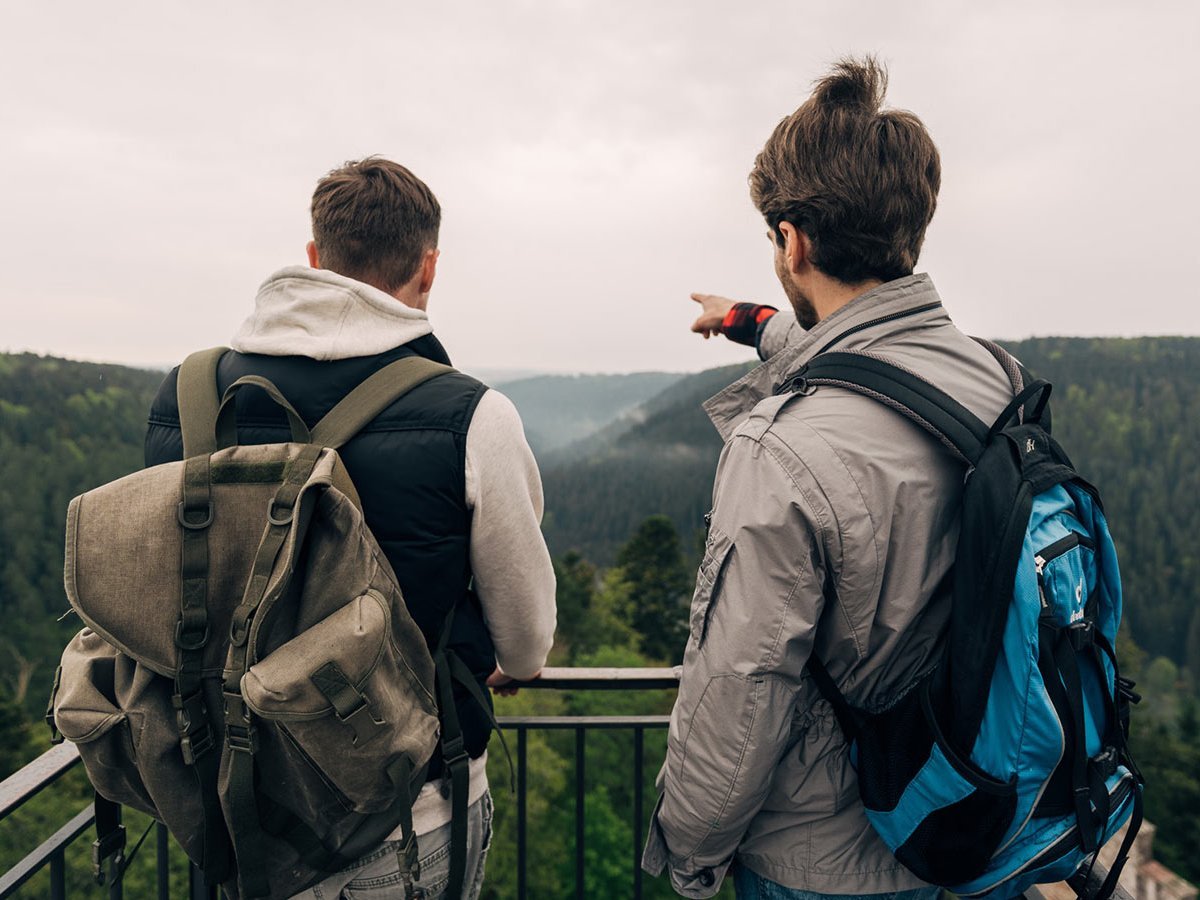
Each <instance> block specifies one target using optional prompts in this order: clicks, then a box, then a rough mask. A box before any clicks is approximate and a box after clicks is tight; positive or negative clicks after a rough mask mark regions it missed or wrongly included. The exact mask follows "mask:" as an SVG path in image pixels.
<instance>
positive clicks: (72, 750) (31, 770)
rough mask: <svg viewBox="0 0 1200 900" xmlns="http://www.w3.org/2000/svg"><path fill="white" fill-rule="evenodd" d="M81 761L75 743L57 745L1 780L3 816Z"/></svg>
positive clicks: (0, 814) (1, 815) (1, 813)
mask: <svg viewBox="0 0 1200 900" xmlns="http://www.w3.org/2000/svg"><path fill="white" fill-rule="evenodd" d="M78 763H79V750H78V748H77V747H76V746H75V745H74V744H72V743H62V744H57V745H55V746H53V747H51V748H50V749H49V750H47V751H46V752H45V753H43V754H42V755H41V756H39V757H37V758H36V759H32V760H30V761H29V762H27V763H26V764H25V765H24V766H22V767H21V768H20V769H18V770H17V771H15V772H13V773H12V774H11V775H9V776H8V777H7V778H5V779H4V781H2V782H0V819H6V818H8V815H9V813H11V812H12V811H13V810H15V809H16V808H17V807H19V806H22V805H24V804H25V802H26V801H28V800H30V799H32V798H33V797H35V796H37V795H38V794H39V793H40V792H41V791H42V790H43V789H44V788H47V787H49V786H50V785H52V784H53V783H54V782H56V781H57V780H58V779H59V778H61V777H62V776H63V775H64V774H66V773H67V772H68V771H69V770H70V769H72V768H73V767H74V766H76V765H77V764H78Z"/></svg>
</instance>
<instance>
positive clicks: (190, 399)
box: [175, 347, 229, 459]
mask: <svg viewBox="0 0 1200 900" xmlns="http://www.w3.org/2000/svg"><path fill="white" fill-rule="evenodd" d="M228 350H229V348H228V347H211V348H209V349H208V350H197V351H196V352H195V353H193V354H191V355H190V356H188V358H187V359H185V360H184V361H183V364H182V365H181V366H180V367H179V376H178V378H177V379H176V383H175V398H176V403H177V404H178V406H179V429H180V432H181V433H182V434H183V458H184V459H187V458H188V457H191V456H199V455H200V454H202V453H212V452H214V451H215V450H216V449H217V441H216V430H215V428H216V421H217V410H219V409H220V408H221V397H220V395H219V394H218V393H217V364H218V363H219V362H220V361H221V357H222V356H224V355H225V354H226V352H227V351H228Z"/></svg>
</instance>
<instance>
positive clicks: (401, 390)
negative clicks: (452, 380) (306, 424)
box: [312, 356, 458, 450]
mask: <svg viewBox="0 0 1200 900" xmlns="http://www.w3.org/2000/svg"><path fill="white" fill-rule="evenodd" d="M456 371H458V370H457V369H453V368H451V367H450V366H443V365H442V364H441V363H436V362H433V361H432V360H429V359H425V358H424V357H423V356H406V357H404V358H403V359H398V360H396V361H395V362H393V363H389V364H388V365H386V366H384V367H383V368H382V369H380V370H379V371H378V372H375V373H374V374H372V375H370V376H369V377H368V378H367V379H366V380H365V381H363V382H362V383H361V384H359V385H358V387H356V388H355V389H354V390H352V391H351V392H350V393H349V394H347V395H346V396H345V397H343V398H342V399H341V400H340V401H339V402H338V404H337V405H336V406H335V407H334V408H333V409H331V410H330V411H329V412H328V413H326V414H325V417H324V418H323V419H321V421H320V422H318V423H317V424H316V425H314V426H313V429H312V442H313V443H314V444H320V445H321V446H323V447H332V448H334V449H335V450H336V449H337V448H339V447H341V446H342V445H343V444H345V443H346V441H348V440H350V438H352V437H354V435H356V434H358V432H360V431H361V430H362V429H363V428H365V427H366V426H367V425H368V424H369V423H370V422H371V421H372V420H373V419H374V418H375V417H376V416H377V415H379V414H380V413H381V412H383V411H384V410H385V409H387V408H388V407H389V406H391V405H392V404H393V403H395V402H396V401H397V400H399V399H400V398H401V397H403V396H404V395H405V394H407V393H408V392H409V391H411V390H412V389H413V388H415V387H417V386H418V385H420V384H424V383H425V382H426V381H429V380H430V379H432V378H436V377H437V376H439V375H445V374H447V373H450V372H456Z"/></svg>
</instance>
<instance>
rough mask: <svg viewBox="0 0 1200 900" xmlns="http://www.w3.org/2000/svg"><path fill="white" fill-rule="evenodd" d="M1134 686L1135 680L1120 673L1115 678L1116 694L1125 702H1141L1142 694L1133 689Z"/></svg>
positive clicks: (1135, 684)
mask: <svg viewBox="0 0 1200 900" xmlns="http://www.w3.org/2000/svg"><path fill="white" fill-rule="evenodd" d="M1136 686H1137V682H1136V681H1134V680H1133V679H1132V678H1126V677H1125V676H1124V675H1122V676H1120V677H1119V678H1117V695H1118V696H1119V697H1121V699H1122V700H1125V701H1126V702H1127V703H1141V702H1142V695H1141V694H1139V693H1138V692H1137V691H1135V690H1134V688H1135V687H1136Z"/></svg>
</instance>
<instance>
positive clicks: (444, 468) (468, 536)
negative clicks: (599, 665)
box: [146, 157, 555, 900]
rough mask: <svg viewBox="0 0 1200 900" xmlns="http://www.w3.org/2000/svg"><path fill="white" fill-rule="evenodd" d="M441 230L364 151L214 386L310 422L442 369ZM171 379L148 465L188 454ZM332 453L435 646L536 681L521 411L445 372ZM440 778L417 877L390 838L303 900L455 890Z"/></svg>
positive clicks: (541, 561)
mask: <svg viewBox="0 0 1200 900" xmlns="http://www.w3.org/2000/svg"><path fill="white" fill-rule="evenodd" d="M440 223H441V207H440V206H439V204H438V201H437V198H436V197H434V195H433V192H432V191H430V190H429V188H428V187H427V186H426V185H425V184H424V182H422V181H421V180H420V179H419V178H417V177H416V176H415V175H413V173H412V172H410V171H409V170H408V169H406V168H405V167H404V166H401V165H399V164H397V163H394V162H391V161H389V160H386V159H381V158H378V157H371V158H367V159H363V160H360V161H357V162H350V163H347V164H346V165H344V166H342V167H341V168H339V169H336V170H334V171H332V172H330V173H329V174H328V175H327V176H325V178H323V179H322V180H321V181H320V183H319V184H318V185H317V188H316V191H315V193H314V194H313V199H312V227H313V240H312V241H310V242H309V244H308V248H307V254H308V263H309V264H308V265H307V266H289V267H287V268H284V269H281V270H280V271H278V272H276V273H275V274H274V275H272V276H271V277H270V278H268V279H267V280H266V281H265V282H264V283H263V285H262V286H261V287H260V288H259V291H258V296H257V298H256V300H255V305H254V311H253V312H252V313H251V315H250V316H249V318H247V319H246V321H245V323H244V324H243V325H242V327H241V329H240V330H239V331H238V332H237V333H236V334H235V335H234V337H233V341H232V342H231V345H232V350H231V351H230V352H228V353H226V354H225V355H224V356H223V357H222V358H221V360H220V363H219V366H218V369H217V382H218V388H219V390H221V391H224V390H225V389H226V388H227V387H228V386H229V385H230V384H232V383H233V382H234V381H236V380H237V379H238V378H241V377H242V376H245V375H262V376H265V377H267V378H268V379H270V381H272V382H273V383H274V384H275V385H276V386H277V387H278V388H279V389H280V391H281V392H282V393H283V395H284V396H285V397H287V398H288V400H290V401H291V403H292V405H293V406H294V407H295V409H296V410H297V412H298V413H299V414H300V416H301V417H302V418H303V419H304V420H305V422H306V423H307V424H308V425H309V426H312V425H313V424H314V423H316V422H317V421H319V420H320V419H321V418H322V417H323V416H324V415H325V414H326V413H327V412H328V411H329V410H330V409H331V408H332V407H333V406H334V405H335V404H336V403H337V402H338V401H339V400H341V399H342V398H343V397H344V396H345V395H346V394H347V393H349V392H350V391H351V390H352V389H353V388H354V387H355V386H357V385H358V384H360V383H361V382H363V381H364V380H365V379H366V378H368V377H369V376H370V375H371V374H373V373H374V372H377V371H379V370H380V369H382V368H383V367H385V366H387V365H389V364H390V363H392V362H395V361H396V360H398V359H402V358H404V357H411V356H420V357H424V358H426V359H430V360H433V361H435V362H439V363H443V364H447V365H448V364H449V362H450V360H449V358H448V357H447V355H446V352H445V350H444V349H443V348H442V345H441V344H440V343H439V342H438V340H437V338H435V337H434V336H433V333H432V329H431V327H430V324H429V319H428V316H427V315H426V311H425V310H426V306H427V305H428V302H429V294H430V290H431V289H432V287H433V282H434V276H435V274H436V271H437V263H438V249H437V243H438V230H439V227H440ZM177 374H178V370H176V371H174V372H172V373H171V374H170V375H168V377H167V379H166V381H164V383H163V386H162V388H161V389H160V390H159V393H158V396H157V397H156V399H155V401H154V405H153V408H152V410H151V413H150V428H149V432H148V434H147V437H146V463H147V465H154V464H157V463H163V462H167V461H170V460H174V459H180V458H181V457H182V453H183V447H182V438H181V433H180V424H179V409H178V405H177V401H176V378H177ZM250 393H251V396H247V392H242V394H240V395H238V421H239V429H238V439H239V443H242V444H255V443H271V442H278V441H285V440H288V435H289V433H290V432H289V429H288V425H287V421H286V420H285V419H283V418H281V417H280V416H279V414H278V412H279V411H278V410H277V409H276V408H274V407H273V406H272V405H271V404H270V403H269V401H268V399H267V398H266V397H265V395H263V396H253V394H255V393H257V392H250ZM340 452H341V456H342V459H343V461H344V462H345V465H346V468H347V470H348V471H349V473H350V476H351V479H352V480H353V482H354V484H355V486H356V488H357V490H358V492H359V494H360V497H361V500H362V508H363V513H364V515H365V517H366V521H367V525H368V526H369V527H370V529H371V532H372V533H373V534H374V536H375V538H376V539H377V540H378V542H379V545H380V547H381V548H382V549H383V552H384V554H385V555H386V557H387V559H388V562H390V563H391V566H392V569H393V570H394V571H395V573H396V578H397V580H398V582H399V585H400V588H401V590H402V591H403V593H404V597H405V600H406V602H407V604H408V608H409V611H410V613H411V614H412V616H413V619H414V620H415V621H416V623H417V625H418V626H419V627H420V628H421V631H422V633H423V634H424V637H425V639H426V642H427V643H428V644H429V646H430V648H431V650H432V649H433V648H434V647H435V646H436V645H437V643H438V639H439V637H440V631H441V629H442V626H443V623H445V622H446V621H447V617H448V616H449V615H450V614H451V612H452V611H453V627H452V629H451V631H450V634H449V639H448V648H449V650H451V651H453V653H454V654H455V655H456V656H457V657H458V659H460V660H462V661H463V662H464V663H465V664H466V667H467V668H468V669H469V670H470V674H471V675H472V676H473V677H474V679H475V681H476V682H477V683H478V686H479V688H480V691H479V692H474V693H477V694H478V695H479V696H480V697H481V698H483V699H485V700H486V699H487V695H486V686H487V685H488V684H490V685H492V686H493V687H499V686H501V685H502V684H503V683H505V682H506V681H507V680H509V679H511V678H517V679H528V678H533V677H536V675H537V674H538V672H539V670H540V669H541V667H542V665H543V664H544V662H545V660H546V655H547V653H548V652H549V650H550V645H551V643H552V640H553V636H554V623H555V607H554V573H553V570H552V568H551V564H550V557H549V554H548V552H547V550H546V545H545V542H544V541H543V539H542V535H541V531H540V528H539V521H540V518H541V514H542V488H541V481H540V478H539V475H538V469H537V465H536V463H535V462H534V459H533V455H532V453H531V452H530V450H529V446H528V445H527V444H526V442H525V436H524V432H523V430H522V427H521V420H520V418H519V416H518V415H517V411H516V409H515V408H514V407H513V405H512V403H511V402H510V401H509V400H508V399H507V398H505V397H504V396H503V395H502V394H500V393H499V392H497V391H494V390H490V389H489V388H487V387H486V386H485V385H484V384H482V383H480V382H479V381H477V380H476V379H474V378H471V377H469V376H467V375H464V374H461V373H458V372H454V373H451V374H445V375H442V376H440V377H438V378H435V379H433V380H431V381H427V382H425V383H424V384H421V385H419V386H418V387H416V388H414V389H413V390H411V391H410V392H409V393H407V394H405V395H404V396H403V397H401V398H400V399H399V400H397V401H395V402H394V403H392V404H391V405H390V406H389V407H387V408H386V409H385V410H384V411H383V412H382V413H380V414H379V415H378V416H377V417H376V418H375V419H374V420H373V421H372V422H371V423H370V424H369V425H368V426H367V427H366V428H365V429H363V430H362V431H361V432H359V434H358V435H356V436H355V437H353V438H351V439H350V441H349V442H348V443H346V444H345V446H344V447H343V448H342V449H341V451H340ZM472 693H473V692H471V691H469V690H464V689H463V688H461V687H460V686H458V685H456V686H455V706H456V707H457V711H458V717H459V720H460V722H461V726H462V732H463V738H464V740H465V750H466V753H467V756H468V757H470V763H469V791H468V795H469V796H468V802H469V808H468V815H467V821H466V823H465V824H466V837H467V841H466V848H467V852H466V862H465V872H464V874H463V876H462V877H463V885H462V891H461V894H460V893H459V891H457V890H455V891H454V893H455V895H456V896H455V900H458V896H459V895H461V896H462V897H466V898H474V897H476V896H477V895H478V893H479V890H480V886H481V884H482V880H483V869H484V858H485V855H486V853H487V849H488V844H489V841H490V839H491V817H492V804H491V797H490V795H489V793H488V784H487V772H486V768H485V764H486V753H485V751H486V748H487V743H488V737H489V735H490V733H491V724H490V723H491V710H490V708H489V709H485V708H482V706H481V704H480V702H479V701H478V700H477V699H475V697H474V696H472ZM488 705H489V706H490V703H489V704H488ZM444 779H445V772H444V771H443V765H442V760H441V758H440V755H435V759H434V761H433V762H432V764H431V769H430V772H429V780H428V782H427V783H426V784H425V786H424V788H423V789H422V790H421V792H420V793H419V795H418V796H417V798H416V800H415V802H414V805H413V830H414V831H415V833H416V835H417V845H418V850H419V854H418V860H419V864H418V866H417V867H415V868H411V867H410V866H408V865H407V864H406V862H405V858H404V853H403V849H404V848H403V847H402V845H401V841H400V840H399V839H400V837H401V835H400V833H399V829H398V830H397V832H396V833H395V834H393V835H392V836H391V839H389V840H387V841H385V842H384V843H383V844H382V845H381V846H379V847H378V848H376V849H375V850H374V851H372V852H370V853H368V854H366V855H365V856H364V857H362V858H361V859H359V860H358V861H357V862H355V863H354V864H353V865H351V866H350V867H349V868H347V869H346V870H345V871H343V872H340V873H338V874H336V875H332V876H331V877H330V878H328V879H326V880H325V881H322V882H321V883H319V884H317V885H316V886H315V887H313V888H311V889H310V890H308V891H305V892H304V894H303V895H301V896H306V897H312V898H333V897H351V896H353V897H355V898H360V897H376V896H377V897H380V898H383V897H422V898H429V900H431V898H436V897H442V896H445V895H446V892H447V884H448V880H449V879H450V878H451V859H452V856H453V853H452V852H451V830H452V827H451V801H450V799H449V798H448V794H449V792H448V791H447V790H444V789H443V788H444V787H445V785H444V784H443V780H444ZM238 862H239V864H240V865H245V864H247V861H246V860H239V861H238ZM250 862H251V863H252V862H253V861H250Z"/></svg>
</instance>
